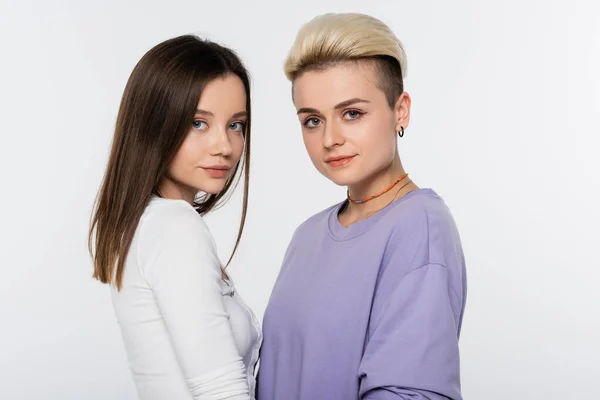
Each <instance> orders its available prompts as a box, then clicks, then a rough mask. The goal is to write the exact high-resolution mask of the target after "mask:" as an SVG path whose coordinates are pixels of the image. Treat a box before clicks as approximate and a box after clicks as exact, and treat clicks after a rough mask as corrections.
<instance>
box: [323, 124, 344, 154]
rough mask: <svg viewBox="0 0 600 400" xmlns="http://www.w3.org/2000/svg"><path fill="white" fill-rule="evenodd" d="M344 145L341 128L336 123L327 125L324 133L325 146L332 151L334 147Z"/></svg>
mask: <svg viewBox="0 0 600 400" xmlns="http://www.w3.org/2000/svg"><path fill="white" fill-rule="evenodd" d="M342 144H344V135H343V134H342V131H341V129H340V128H339V126H338V125H337V124H336V123H335V121H334V122H330V123H328V124H326V125H325V130H324V133H323V146H324V147H325V148H327V149H330V148H332V147H334V146H340V145H342Z"/></svg>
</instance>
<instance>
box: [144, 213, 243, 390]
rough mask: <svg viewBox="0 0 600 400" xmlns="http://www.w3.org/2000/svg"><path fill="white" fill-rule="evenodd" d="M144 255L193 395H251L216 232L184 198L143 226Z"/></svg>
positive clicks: (178, 358) (152, 284)
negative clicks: (225, 297) (229, 309)
mask: <svg viewBox="0 0 600 400" xmlns="http://www.w3.org/2000/svg"><path fill="white" fill-rule="evenodd" d="M138 260H140V265H139V267H140V270H141V272H142V274H143V275H144V276H145V277H146V280H147V281H148V284H149V285H150V287H151V289H152V291H153V294H154V297H155V299H156V303H157V305H158V308H159V311H160V314H161V316H162V317H163V319H164V323H165V327H166V330H167V333H168V335H169V337H170V339H171V344H172V346H173V349H174V352H175V354H176V357H177V360H178V362H179V365H180V367H181V371H182V373H183V375H184V377H185V380H186V382H187V385H188V388H189V390H190V393H191V395H192V398H193V399H211V400H218V399H236V400H247V399H250V395H249V389H248V382H247V377H246V371H245V367H244V363H243V359H242V357H241V356H240V354H239V352H238V350H237V347H236V344H235V341H234V337H233V332H232V329H231V326H230V323H229V315H228V313H227V312H226V310H225V307H224V304H223V298H222V291H221V285H220V280H221V269H220V262H219V259H218V256H217V252H216V248H215V246H214V241H213V238H212V235H211V234H210V232H209V230H208V227H207V226H206V224H205V222H204V221H203V219H202V218H201V217H200V216H199V215H198V214H197V213H196V211H195V210H194V209H193V208H192V207H190V206H188V205H187V204H184V203H174V204H169V205H167V206H164V207H163V209H161V210H160V211H159V212H157V213H156V215H154V216H152V217H151V219H149V220H147V221H145V222H144V226H143V227H142V230H141V234H140V240H139V247H138Z"/></svg>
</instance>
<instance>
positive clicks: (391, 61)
mask: <svg viewBox="0 0 600 400" xmlns="http://www.w3.org/2000/svg"><path fill="white" fill-rule="evenodd" d="M362 60H365V61H370V62H375V63H376V64H377V67H378V68H379V73H380V78H382V79H380V83H381V85H382V90H384V92H386V95H387V96H388V100H390V102H391V100H392V98H391V97H393V102H395V99H396V98H397V96H399V95H400V94H402V92H403V90H404V89H403V78H404V77H406V71H407V60H406V53H405V51H404V47H403V45H402V43H401V42H400V40H399V39H398V38H397V37H396V35H395V34H394V32H392V30H391V29H390V28H389V27H388V26H387V25H386V24H384V23H383V22H382V21H380V20H379V19H377V18H375V17H372V16H370V15H365V14H356V13H329V14H323V15H319V16H317V17H315V18H313V19H312V20H311V21H309V22H308V23H306V24H304V25H303V26H302V27H301V28H300V31H299V32H298V35H297V36H296V40H295V42H294V44H293V46H292V48H291V50H290V52H289V54H288V56H287V59H286V61H285V66H284V70H285V75H286V77H287V78H288V79H289V80H290V81H292V82H293V81H294V80H295V79H296V78H297V77H299V76H300V75H301V74H302V73H303V72H306V71H310V70H322V69H326V68H328V67H331V66H334V65H337V64H339V63H344V62H349V61H362ZM394 81H395V82H394ZM394 88H395V89H394ZM392 89H394V90H392ZM398 91H399V93H397V92H398ZM392 92H394V93H392Z"/></svg>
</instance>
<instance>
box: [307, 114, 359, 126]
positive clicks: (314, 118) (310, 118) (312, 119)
mask: <svg viewBox="0 0 600 400" xmlns="http://www.w3.org/2000/svg"><path fill="white" fill-rule="evenodd" d="M348 113H356V118H350V119H346V121H356V120H358V119H360V118H361V117H362V116H363V115H364V114H365V113H364V112H362V111H358V110H346V111H344V113H343V114H342V115H344V116H345V115H346V114H348ZM310 121H319V123H320V122H321V120H320V119H319V118H317V117H314V116H311V117H308V118H306V119H305V120H304V122H303V123H302V125H304V127H306V128H307V129H315V128H316V127H317V126H318V125H316V126H308V123H309V122H310Z"/></svg>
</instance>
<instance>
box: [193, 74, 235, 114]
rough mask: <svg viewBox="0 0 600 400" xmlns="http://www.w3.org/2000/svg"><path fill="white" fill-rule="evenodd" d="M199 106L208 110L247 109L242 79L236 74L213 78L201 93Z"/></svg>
mask: <svg viewBox="0 0 600 400" xmlns="http://www.w3.org/2000/svg"><path fill="white" fill-rule="evenodd" d="M198 108H200V109H203V110H206V111H218V110H212V109H223V108H225V109H230V108H231V109H236V110H235V111H236V112H237V111H240V110H238V109H244V110H245V109H246V90H245V88H244V83H243V82H242V80H241V79H240V78H239V77H238V76H237V75H234V74H228V75H225V76H223V77H219V78H216V79H213V80H212V81H210V82H208V83H207V84H206V86H205V87H204V90H203V91H202V94H201V95H200V101H198Z"/></svg>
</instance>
